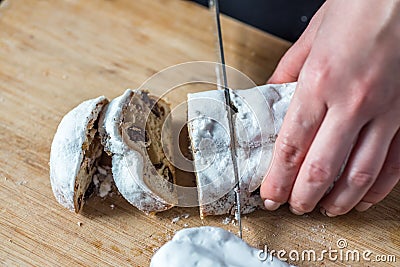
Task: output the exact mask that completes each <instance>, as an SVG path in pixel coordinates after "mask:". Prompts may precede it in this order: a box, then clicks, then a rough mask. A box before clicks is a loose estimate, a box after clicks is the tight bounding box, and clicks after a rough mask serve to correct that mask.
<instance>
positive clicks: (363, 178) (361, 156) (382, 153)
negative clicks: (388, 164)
mask: <svg viewBox="0 0 400 267" xmlns="http://www.w3.org/2000/svg"><path fill="white" fill-rule="evenodd" d="M391 124H392V125H393V123H392V121H388V120H387V119H386V118H385V119H375V120H373V121H371V122H370V123H368V124H367V126H365V127H364V128H363V130H362V131H361V133H360V135H359V137H358V140H357V143H356V144H355V146H354V148H353V150H352V152H351V156H350V158H349V161H348V163H347V165H346V168H345V170H344V172H343V174H342V176H341V177H340V179H339V180H338V181H337V182H336V183H335V186H334V188H333V189H332V191H331V192H330V193H329V194H328V195H327V196H326V197H325V198H324V200H323V201H322V202H321V207H322V208H323V209H324V210H325V214H326V215H328V216H330V217H333V216H337V215H342V214H345V213H347V212H349V211H350V210H351V209H352V208H353V207H355V206H356V205H357V203H359V202H360V200H361V199H362V198H363V196H364V195H365V194H366V193H367V192H368V190H369V189H370V187H371V186H372V184H373V183H374V182H375V180H376V178H377V177H378V175H379V173H380V171H381V169H382V166H383V164H384V161H385V158H386V155H387V153H388V150H389V146H390V143H391V140H392V138H393V136H394V135H395V132H396V130H397V129H392V130H390V129H391V128H394V127H393V126H391ZM369 200H371V199H369Z"/></svg>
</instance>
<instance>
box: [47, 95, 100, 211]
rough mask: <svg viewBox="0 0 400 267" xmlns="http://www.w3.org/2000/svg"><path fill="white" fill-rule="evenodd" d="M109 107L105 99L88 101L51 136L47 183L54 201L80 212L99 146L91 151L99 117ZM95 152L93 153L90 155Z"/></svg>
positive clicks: (74, 110)
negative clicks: (104, 108)
mask: <svg viewBox="0 0 400 267" xmlns="http://www.w3.org/2000/svg"><path fill="white" fill-rule="evenodd" d="M107 103H108V100H107V99H106V98H105V97H104V96H100V97H98V98H95V99H91V100H87V101H84V102H83V103H81V104H80V105H78V106H77V107H75V108H74V109H72V110H71V111H70V112H68V113H67V114H66V115H65V116H64V117H63V119H62V120H61V122H60V124H59V125H58V128H57V131H56V133H55V135H54V139H53V142H52V145H51V152H50V182H51V187H52V190H53V193H54V196H55V198H56V200H57V201H58V202H59V203H60V204H61V205H63V206H64V207H66V208H68V209H69V210H71V211H75V212H77V213H78V212H79V211H80V210H81V208H82V206H83V197H84V193H85V191H86V189H87V187H88V185H89V184H90V182H91V179H92V174H93V172H94V168H93V166H94V161H95V160H96V158H97V157H99V156H100V155H101V151H102V146H101V145H100V146H96V147H93V145H92V143H93V141H94V139H95V136H96V134H97V121H98V117H99V115H100V113H101V111H102V110H103V107H104V106H105V105H106V104H107ZM89 150H94V151H89Z"/></svg>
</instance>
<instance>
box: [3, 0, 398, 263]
mask: <svg viewBox="0 0 400 267" xmlns="http://www.w3.org/2000/svg"><path fill="white" fill-rule="evenodd" d="M209 16H210V15H209V13H208V11H207V10H206V9H204V8H202V7H200V6H197V5H195V4H193V3H191V2H186V1H176V0H173V1H172V0H171V1H161V0H152V1H145V0H135V1H129V0H108V1H106V0H103V1H100V0H98V1H95V0H86V1H78V0H64V1H50V0H47V1H46V0H36V1H22V0H14V1H5V2H3V4H2V6H1V8H0V29H1V30H0V111H1V112H0V265H2V266H148V264H149V261H150V258H151V256H152V255H153V253H154V251H155V250H156V249H157V248H159V247H160V246H161V245H163V244H164V243H165V242H166V241H167V240H168V239H170V238H171V237H172V236H173V234H174V232H175V231H177V230H179V229H182V228H183V227H184V226H185V225H187V226H188V227H195V226H200V225H214V226H220V227H223V228H225V229H228V230H231V231H236V228H235V226H233V225H231V224H229V225H224V224H222V220H223V219H224V218H225V216H216V217H210V218H206V219H205V220H204V221H201V220H200V219H199V217H198V209H197V208H175V209H173V210H170V211H167V212H164V213H161V214H159V215H156V216H146V215H144V214H142V213H141V212H139V211H138V210H136V209H135V208H133V207H132V206H130V205H129V204H128V203H127V202H126V201H124V200H123V199H121V198H119V197H113V198H107V199H98V198H94V199H91V200H89V201H88V203H87V204H86V206H85V207H84V210H83V213H82V214H79V215H76V214H73V213H71V212H69V211H67V210H66V209H64V208H63V207H61V206H60V205H58V203H57V202H56V201H55V199H54V197H53V194H52V191H51V188H50V181H49V166H48V160H49V152H50V145H51V141H52V138H53V135H54V133H55V130H56V127H57V125H58V123H59V122H60V120H61V118H62V116H63V115H64V114H65V113H66V112H68V111H69V110H70V109H72V108H73V107H75V106H76V105H77V104H79V103H80V102H82V101H83V100H85V99H89V98H93V97H96V96H98V95H106V96H107V97H109V98H113V97H115V96H117V95H120V94H121V93H122V92H123V91H124V89H126V88H128V87H130V88H136V87H138V86H140V85H141V84H142V83H143V82H144V81H145V80H146V79H147V78H148V77H150V76H151V75H153V74H155V73H157V72H158V71H160V70H162V69H164V68H166V67H169V66H172V65H175V64H179V63H183V62H188V61H194V60H208V61H213V60H215V50H214V37H213V36H212V34H211V33H210V32H211V27H212V24H211V21H210V19H209ZM222 22H223V31H224V32H223V33H224V40H225V44H226V58H227V63H228V64H229V65H231V66H232V67H234V68H237V69H238V70H240V71H242V72H244V73H245V74H247V75H248V76H249V77H250V78H251V79H253V80H254V81H255V82H256V83H257V84H262V83H264V82H265V81H266V80H267V78H268V76H269V75H270V74H271V73H272V71H273V69H274V67H275V66H276V64H277V62H278V60H279V58H280V57H281V56H282V55H283V53H284V52H285V51H286V49H287V48H288V47H289V44H288V43H287V42H285V41H282V40H280V39H277V38H275V37H273V36H270V35H268V34H265V33H262V32H260V31H258V30H255V29H253V28H251V27H248V26H245V25H243V24H242V23H239V22H237V21H235V20H233V19H230V18H226V17H224V18H223V20H222ZM184 99H185V90H182V91H181V93H180V94H177V95H175V97H172V98H171V99H170V101H171V102H172V103H173V104H175V105H176V103H177V102H176V101H178V100H179V101H183V100H184ZM399 203H400V188H399V186H398V187H397V188H396V189H395V190H394V191H393V192H392V193H391V194H390V195H389V196H388V197H387V198H386V199H385V200H384V201H383V202H382V203H380V204H379V205H377V206H376V207H373V208H372V209H371V210H370V211H368V212H366V213H357V212H351V213H350V214H348V215H346V216H342V217H339V218H334V219H329V218H326V217H323V216H322V215H320V214H319V213H317V212H314V213H311V214H309V215H305V216H301V217H297V216H294V215H292V214H290V212H289V211H288V208H287V207H286V206H285V207H282V208H281V209H279V210H278V211H277V212H273V213H267V212H262V211H258V212H255V213H253V214H250V215H248V216H246V217H245V218H244V229H245V231H244V239H245V240H246V241H248V242H249V243H250V244H252V245H254V246H259V247H260V248H262V247H263V246H264V244H268V246H269V248H270V249H276V250H279V249H285V250H287V251H289V250H291V249H297V250H302V249H315V250H316V251H317V252H318V251H319V252H320V251H322V250H323V249H328V248H329V247H332V248H333V249H334V248H336V241H337V240H338V239H339V238H344V239H346V240H347V242H348V248H349V249H352V250H354V249H357V250H359V251H364V250H366V249H368V250H371V251H372V252H373V253H374V255H377V254H391V255H396V257H397V261H400V254H399V251H400V237H399V235H400V230H399V228H400V208H399V206H400V205H399ZM111 204H114V205H115V208H114V209H112V208H111V207H110V205H111ZM184 213H188V214H190V217H189V218H187V219H181V220H180V221H178V222H177V223H176V224H172V223H171V220H172V219H173V218H174V217H176V216H178V215H180V214H184ZM295 263H296V264H300V265H304V266H310V265H317V266H320V265H324V266H332V265H339V266H340V265H355V266H357V265H358V266H360V265H361V266H362V265H365V266H377V265H379V264H378V263H376V262H365V261H364V262H363V261H361V262H360V263H356V262H340V261H336V262H333V261H330V260H329V259H325V260H324V261H323V262H299V261H298V262H295ZM386 265H389V266H390V265H391V266H396V263H391V264H381V266H386Z"/></svg>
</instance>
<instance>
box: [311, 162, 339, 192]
mask: <svg viewBox="0 0 400 267" xmlns="http://www.w3.org/2000/svg"><path fill="white" fill-rule="evenodd" d="M306 168H307V169H306V170H307V176H308V178H307V180H308V182H309V183H310V184H313V185H315V186H317V187H318V186H321V185H325V184H326V183H327V181H330V180H331V178H332V177H333V175H332V171H331V169H330V168H329V166H327V165H326V164H323V163H321V162H319V161H314V162H310V163H308V164H307V165H306Z"/></svg>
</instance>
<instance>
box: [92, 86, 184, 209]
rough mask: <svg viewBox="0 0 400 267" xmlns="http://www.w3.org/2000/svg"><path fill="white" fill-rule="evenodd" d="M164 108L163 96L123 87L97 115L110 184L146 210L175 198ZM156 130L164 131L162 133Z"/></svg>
mask: <svg viewBox="0 0 400 267" xmlns="http://www.w3.org/2000/svg"><path fill="white" fill-rule="evenodd" d="M169 112H170V108H169V105H168V104H167V103H166V102H165V101H163V100H161V99H158V98H157V97H155V96H152V95H150V94H149V93H148V92H145V91H140V90H130V89H128V90H126V91H125V93H124V94H123V95H122V96H119V97H117V98H115V99H114V100H112V101H111V102H110V103H109V105H108V106H107V109H106V110H105V112H104V113H103V114H102V116H101V118H100V125H101V127H100V134H101V137H102V143H103V145H104V147H105V150H106V152H107V153H109V154H110V155H111V156H112V173H113V177H114V181H115V185H116V187H117V188H118V190H119V192H120V193H121V195H122V196H123V197H124V198H125V199H126V200H128V202H130V203H131V204H132V205H134V206H135V207H137V208H138V209H140V210H142V211H144V212H146V213H155V212H160V211H163V210H166V209H169V208H171V207H173V206H174V204H176V203H177V196H176V192H175V189H174V186H173V184H175V170H174V167H173V165H172V164H171V163H170V162H169V160H168V159H169V157H170V156H171V155H170V153H171V147H172V145H171V140H172V138H171V136H170V135H171V131H170V121H169V116H168V114H169ZM163 129H164V130H163ZM161 134H164V135H166V136H163V138H161ZM162 140H163V141H165V143H163V142H162Z"/></svg>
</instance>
